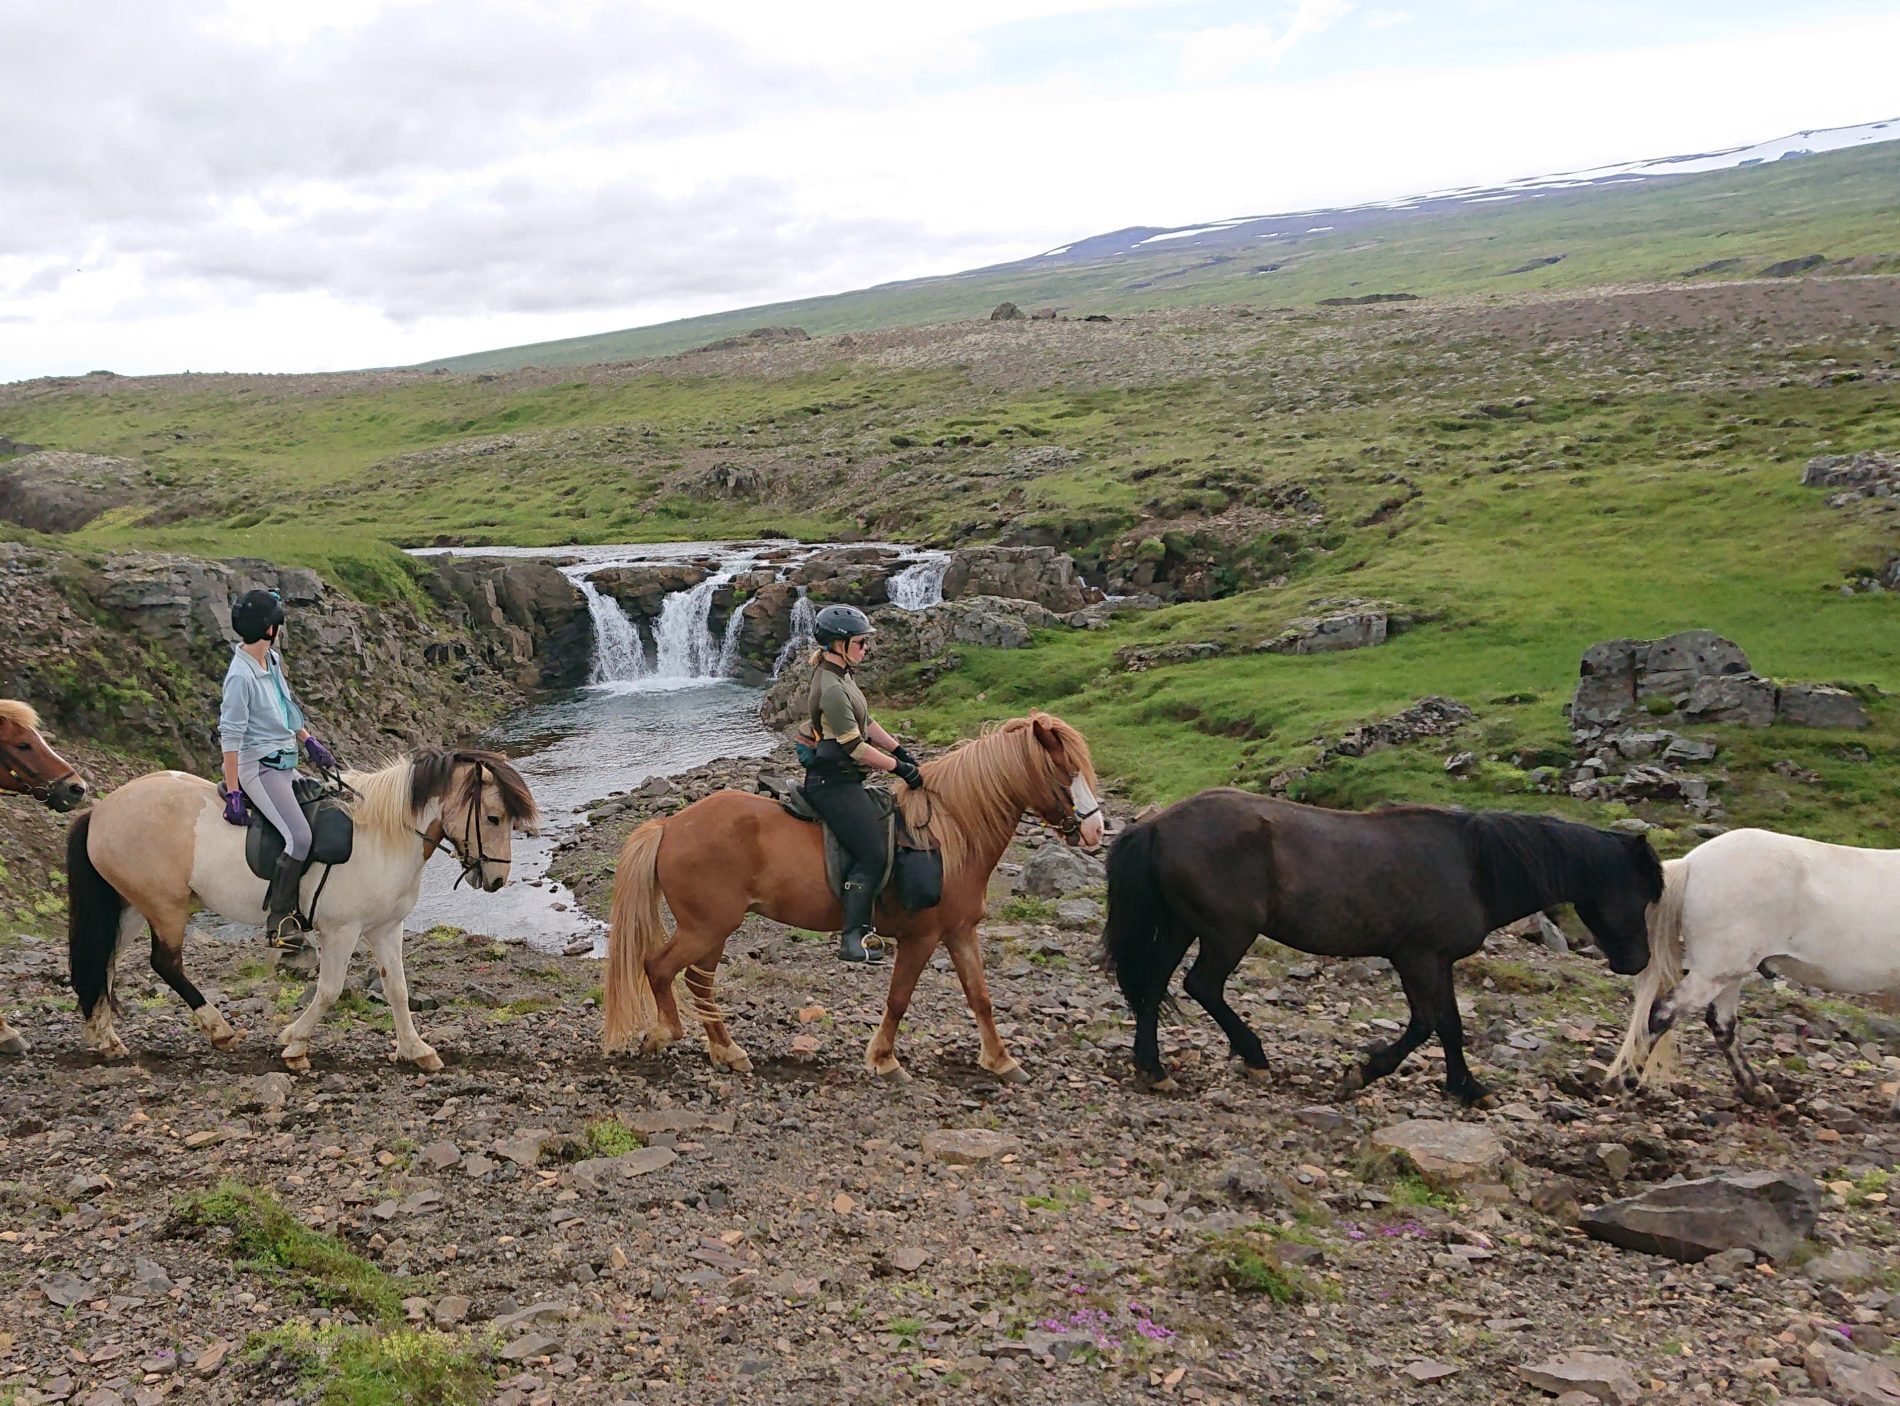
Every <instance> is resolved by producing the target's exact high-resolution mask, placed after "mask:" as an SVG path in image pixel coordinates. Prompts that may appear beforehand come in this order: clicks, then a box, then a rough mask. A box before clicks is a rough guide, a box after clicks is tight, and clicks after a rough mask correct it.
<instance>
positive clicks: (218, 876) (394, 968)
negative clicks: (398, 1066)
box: [66, 748, 539, 1069]
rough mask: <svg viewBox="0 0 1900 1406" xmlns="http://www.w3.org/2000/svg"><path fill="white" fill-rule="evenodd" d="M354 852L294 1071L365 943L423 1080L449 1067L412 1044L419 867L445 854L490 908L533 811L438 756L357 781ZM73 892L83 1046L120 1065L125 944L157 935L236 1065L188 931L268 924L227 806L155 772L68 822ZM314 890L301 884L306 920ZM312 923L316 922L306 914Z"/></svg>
mask: <svg viewBox="0 0 1900 1406" xmlns="http://www.w3.org/2000/svg"><path fill="white" fill-rule="evenodd" d="M344 779H345V780H346V781H347V782H348V783H349V785H350V786H351V788H352V789H354V790H355V792H356V793H357V799H356V800H355V801H354V802H353V803H351V806H350V811H351V815H352V817H353V818H354V820H355V823H356V840H355V847H354V849H353V851H352V853H351V856H350V861H349V863H347V864H341V865H338V866H337V867H336V868H335V869H334V870H332V871H331V872H330V874H329V876H328V879H327V881H326V882H325V884H324V888H323V898H322V902H321V905H320V908H319V911H318V912H317V914H316V922H317V934H316V939H317V950H318V953H319V964H318V970H317V984H316V993H315V994H314V995H313V996H312V997H311V998H310V1005H309V1006H308V1008H306V1009H305V1011H304V1012H303V1014H302V1015H300V1016H298V1017H297V1019H296V1020H294V1021H292V1022H291V1023H290V1025H289V1026H287V1027H286V1028H285V1029H284V1032H283V1038H284V1049H283V1058H284V1063H285V1064H287V1065H288V1066H289V1067H290V1068H292V1069H308V1068H309V1067H310V1037H311V1035H312V1034H313V1033H314V1032H315V1030H316V1028H317V1022H318V1021H320V1020H322V1019H323V1013H324V1012H325V1011H327V1010H328V1009H329V1008H330V1005H331V1003H332V1002H334V1001H335V1000H336V998H337V997H338V996H339V995H341V994H342V991H343V980H344V977H345V976H346V975H347V973H348V970H349V962H350V955H351V953H353V952H354V951H355V950H356V944H357V941H358V940H359V939H360V938H363V937H365V936H367V937H368V939H369V946H370V952H371V953H372V954H373V955H374V956H375V958H376V965H377V966H378V968H380V969H381V971H382V976H383V992H384V994H385V995H386V996H387V997H388V998H389V1013H390V1016H391V1018H392V1019H393V1020H394V1022H395V1027H396V1057H397V1058H398V1059H407V1060H411V1061H413V1062H414V1063H415V1064H416V1065H418V1066H419V1067H421V1068H423V1069H440V1068H441V1067H442V1060H441V1057H440V1056H439V1055H437V1054H436V1052H435V1051H434V1050H433V1049H431V1048H430V1047H429V1045H428V1044H427V1043H426V1042H425V1041H424V1040H423V1038H422V1037H421V1036H420V1035H419V1034H417V1033H416V1027H415V1022H414V1021H413V1020H412V1019H411V1017H410V1014H409V987H408V983H407V981H406V980H405V978H404V976H403V969H402V922H403V919H404V918H405V917H407V916H408V915H409V910H410V909H412V908H414V907H415V906H416V899H417V898H418V897H419V896H420V894H421V892H422V867H423V865H424V864H425V863H427V862H428V860H429V857H430V856H431V855H433V854H434V853H435V852H436V851H437V850H438V849H441V848H443V847H445V846H446V847H447V848H448V849H450V850H452V851H453V852H454V854H455V856H456V858H458V859H459V860H460V861H461V864H462V873H463V875H464V876H465V877H467V878H468V879H469V880H470V882H472V883H474V884H475V885H476V886H478V887H480V888H484V889H486V890H487V891H488V892H490V893H493V892H494V891H495V890H497V889H499V888H500V887H501V886H502V885H503V884H505V883H507V882H508V868H509V863H510V860H511V858H512V855H513V835H514V831H515V830H517V829H523V830H528V829H532V828H533V827H534V825H535V824H536V823H537V821H538V819H539V817H538V815H537V814H536V811H535V805H534V797H533V796H531V795H530V794H529V793H528V788H527V786H526V784H524V783H523V781H522V780H521V777H520V776H519V775H517V774H516V772H515V769H514V767H512V766H511V765H509V763H508V762H507V760H506V759H505V758H502V757H500V756H497V755H496V754H495V753H493V752H478V751H446V750H439V749H433V748H432V749H428V750H425V751H421V752H418V753H416V754H415V755H414V756H413V757H405V758H403V759H401V760H399V761H395V762H392V763H390V764H389V765H388V766H385V767H383V768H382V769H381V770H379V771H371V772H346V773H345V774H344ZM66 861H67V873H68V876H69V880H68V882H69V886H70V890H71V919H70V929H69V933H70V945H71V959H72V978H73V990H74V992H75V993H76V994H77V995H78V997H79V1009H80V1011H81V1013H82V1014H83V1015H84V1016H85V1018H86V1042H87V1044H88V1045H90V1046H91V1047H92V1048H93V1049H94V1050H96V1051H98V1052H99V1053H100V1054H104V1055H109V1056H120V1055H124V1054H125V1053H126V1048H125V1042H124V1041H122V1040H121V1039H120V1038H119V1036H118V1034H117V1032H116V1031H114V1030H113V1028H112V1013H113V1009H114V1007H115V1005H116V1004H117V1003H116V1001H115V1000H114V999H113V994H112V987H113V968H114V965H115V959H116V958H117V956H118V950H119V944H120V943H121V942H122V941H125V940H128V939H130V938H131V937H132V936H133V935H134V934H136V933H137V931H138V927H139V924H140V923H141V922H146V923H150V924H151V929H152V970H154V971H156V972H157V973H158V974H159V975H160V976H162V977H163V978H165V983H166V985H168V986H170V987H171V988H172V990H174V991H176V992H177V993H178V994H179V996H180V997H182V998H183V999H184V1002H185V1004H186V1005H187V1006H189V1007H190V1008H191V1014H192V1019H193V1020H195V1021H196V1022H197V1024H198V1028H199V1029H200V1030H202V1031H203V1032H204V1033H205V1035H206V1037H207V1038H208V1039H209V1040H210V1041H211V1043H212V1044H213V1045H215V1046H217V1047H218V1048H219V1049H221V1050H225V1049H230V1048H231V1047H232V1046H233V1045H235V1044H236V1043H237V1042H238V1040H239V1038H240V1035H239V1032H237V1031H235V1030H233V1029H232V1028H231V1027H230V1026H229V1025H228V1024H226V1023H225V1019H224V1017H223V1016H222V1015H221V1014H219V1012H218V1009H217V1007H215V1006H213V1005H211V1004H210V1003H209V1002H207V1001H206V1000H205V998H204V995H203V993H201V992H200V991H199V990H198V988H197V987H196V986H194V985H192V984H191V981H190V979H189V978H188V977H187V976H186V975H185V966H184V956H185V924H186V921H187V920H188V919H189V918H190V916H191V913H192V910H193V909H194V908H196V907H200V906H202V907H205V908H210V909H213V910H215V911H216V912H218V913H220V914H222V915H223V916H224V917H226V918H228V919H230V920H231V921H232V922H237V923H259V922H260V921H261V918H260V915H261V914H262V912H263V909H264V888H265V884H264V880H262V879H260V878H258V877H256V876H255V875H254V874H252V873H251V871H250V868H249V866H248V865H246V864H245V862H244V831H243V830H242V829H240V828H238V827H236V826H233V825H230V824H227V823H226V822H225V819H224V807H223V804H222V802H221V801H220V800H219V799H218V791H217V788H216V787H215V786H213V785H212V784H211V783H210V782H209V781H206V780H204V779H203V778H202V777H197V776H188V775H186V774H185V773H184V772H179V771H158V772H153V773H151V774H150V775H147V776H141V777H140V778H138V780H136V781H131V782H128V783H127V784H126V785H124V786H121V787H120V788H119V789H118V790H116V791H114V792H113V793H112V794H111V795H109V796H107V797H106V798H105V799H104V800H102V801H100V802H99V803H98V804H97V805H96V806H94V807H93V808H92V810H91V811H90V812H88V813H87V814H85V815H82V816H80V817H79V819H78V820H76V821H74V822H73V827H72V831H71V834H70V835H69V836H68V839H67V846H66ZM318 878H319V875H318V874H317V873H316V872H315V871H313V872H311V873H310V874H308V875H306V876H305V878H304V891H303V899H304V902H305V903H306V904H307V903H308V902H309V899H310V896H311V894H312V893H313V892H314V891H315V888H316V885H317V882H318ZM306 911H308V910H307V908H306Z"/></svg>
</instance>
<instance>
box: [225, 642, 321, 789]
mask: <svg viewBox="0 0 1900 1406" xmlns="http://www.w3.org/2000/svg"><path fill="white" fill-rule="evenodd" d="M267 657H268V658H269V660H270V665H269V667H268V668H263V669H260V668H258V667H257V661H256V660H254V659H252V658H251V656H250V655H248V654H246V653H245V652H244V650H243V649H242V648H241V647H236V646H234V647H233V648H232V650H231V667H230V668H229V669H227V670H225V673H224V706H223V707H222V708H221V709H219V711H218V744H219V746H220V748H221V749H222V750H224V751H226V752H236V753H237V754H238V760H239V761H240V762H254V761H257V760H259V759H261V758H263V757H268V756H270V755H271V754H272V753H274V752H286V751H287V752H289V753H290V755H291V756H292V757H293V758H294V757H295V756H296V755H297V729H298V728H300V727H302V726H303V710H302V709H301V708H299V707H298V706H297V701H296V699H294V698H292V697H291V696H290V686H289V685H288V684H286V683H285V682H284V660H283V656H282V655H280V654H278V652H277V651H276V650H274V649H273V650H271V651H270V653H269V655H268V656H267Z"/></svg>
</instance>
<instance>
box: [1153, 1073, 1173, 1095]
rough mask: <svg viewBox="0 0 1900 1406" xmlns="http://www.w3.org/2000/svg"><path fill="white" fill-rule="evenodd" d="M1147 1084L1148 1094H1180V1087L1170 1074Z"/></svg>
mask: <svg viewBox="0 0 1900 1406" xmlns="http://www.w3.org/2000/svg"><path fill="white" fill-rule="evenodd" d="M1147 1083H1148V1092H1149V1093H1153V1094H1178V1093H1180V1092H1181V1086H1180V1084H1178V1083H1176V1082H1175V1078H1174V1076H1173V1075H1172V1074H1168V1075H1164V1076H1163V1077H1162V1078H1159V1079H1150V1080H1148V1081H1147Z"/></svg>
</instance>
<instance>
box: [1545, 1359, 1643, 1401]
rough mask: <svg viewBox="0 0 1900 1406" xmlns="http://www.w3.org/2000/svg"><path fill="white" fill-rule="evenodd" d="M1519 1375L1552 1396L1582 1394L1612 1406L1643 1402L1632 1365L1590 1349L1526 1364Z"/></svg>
mask: <svg viewBox="0 0 1900 1406" xmlns="http://www.w3.org/2000/svg"><path fill="white" fill-rule="evenodd" d="M1517 1374H1518V1376H1520V1377H1522V1378H1523V1379H1524V1380H1525V1381H1527V1382H1529V1383H1530V1384H1531V1385H1532V1386H1534V1387H1536V1388H1538V1389H1539V1390H1540V1391H1547V1392H1549V1393H1550V1394H1551V1395H1553V1396H1562V1395H1564V1394H1566V1393H1569V1392H1582V1393H1583V1394H1584V1395H1585V1396H1587V1397H1589V1398H1591V1399H1592V1400H1595V1401H1605V1402H1609V1403H1610V1406H1634V1403H1635V1402H1638V1401H1640V1400H1642V1399H1643V1390H1642V1387H1641V1386H1640V1385H1639V1384H1638V1383H1637V1380H1636V1373H1635V1372H1634V1371H1633V1370H1631V1368H1630V1365H1629V1363H1627V1362H1625V1361H1624V1360H1623V1359H1622V1358H1620V1357H1612V1356H1610V1355H1609V1354H1608V1353H1605V1352H1593V1351H1591V1350H1589V1349H1587V1348H1579V1349H1577V1350H1575V1351H1572V1352H1564V1353H1559V1354H1558V1355H1557V1356H1555V1357H1550V1358H1546V1359H1545V1360H1544V1361H1542V1362H1536V1363H1526V1364H1525V1365H1524V1366H1522V1367H1519V1368H1518V1369H1517Z"/></svg>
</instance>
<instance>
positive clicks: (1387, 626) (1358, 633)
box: [1254, 600, 1412, 654]
mask: <svg viewBox="0 0 1900 1406" xmlns="http://www.w3.org/2000/svg"><path fill="white" fill-rule="evenodd" d="M1323 604H1331V605H1332V606H1333V607H1334V608H1333V609H1330V610H1328V611H1327V612H1326V613H1325V614H1323V615H1315V616H1309V617H1307V618H1305V619H1301V620H1295V621H1294V622H1293V623H1292V624H1290V625H1289V626H1287V628H1286V629H1285V630H1283V631H1281V632H1280V633H1279V634H1278V635H1276V636H1275V637H1274V638H1272V639H1270V640H1262V641H1260V643H1259V644H1257V645H1255V646H1254V648H1255V650H1256V651H1257V652H1262V653H1267V654H1332V653H1335V652H1337V651H1339V650H1346V649H1370V648H1371V647H1372V646H1374V645H1379V644H1384V643H1385V642H1386V639H1387V637H1388V636H1390V635H1395V634H1398V633H1399V632H1400V631H1402V630H1403V629H1405V628H1406V627H1407V626H1409V625H1410V624H1411V623H1412V620H1411V618H1410V617H1408V616H1406V615H1405V614H1403V613H1400V612H1396V611H1395V610H1394V608H1393V607H1391V606H1389V605H1386V604H1384V603H1383V602H1379V601H1362V600H1351V601H1337V602H1323Z"/></svg>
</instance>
